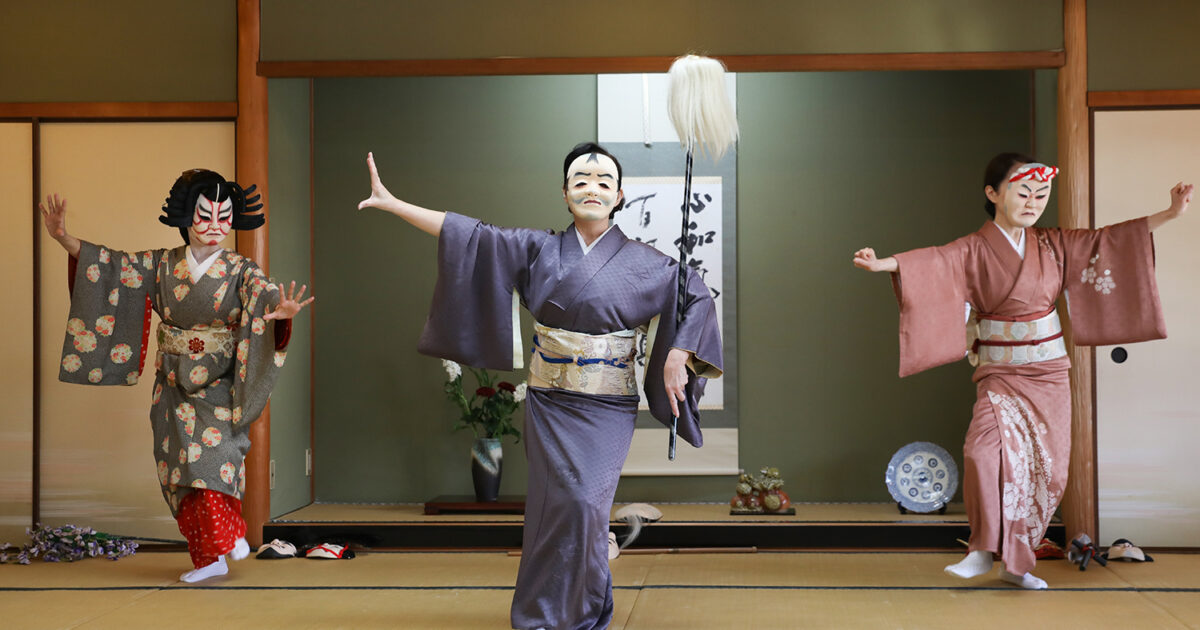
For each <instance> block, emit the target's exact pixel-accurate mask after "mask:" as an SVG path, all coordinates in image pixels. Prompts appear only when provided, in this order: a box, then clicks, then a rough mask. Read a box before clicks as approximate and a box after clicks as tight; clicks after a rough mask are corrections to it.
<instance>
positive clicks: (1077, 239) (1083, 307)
mask: <svg viewBox="0 0 1200 630" xmlns="http://www.w3.org/2000/svg"><path fill="white" fill-rule="evenodd" d="M1061 238H1062V248H1063V258H1064V260H1063V276H1064V278H1063V288H1064V292H1065V293H1066V296H1067V313H1068V315H1069V316H1070V318H1071V330H1072V333H1073V335H1074V340H1075V343H1077V344H1080V345H1086V346H1098V345H1110V344H1116V343H1131V342H1135V341H1149V340H1151V339H1163V338H1165V337H1166V336H1167V325H1166V322H1165V321H1164V319H1163V312H1162V303H1161V302H1160V301H1159V297H1158V283H1157V282H1156V281H1155V278H1154V237H1153V235H1152V234H1151V232H1150V228H1149V225H1148V223H1147V221H1146V219H1145V218H1141V219H1135V220H1133V221H1126V222H1124V223H1118V224H1116V225H1110V226H1108V227H1105V228H1101V229H1099V230H1062V231H1061Z"/></svg>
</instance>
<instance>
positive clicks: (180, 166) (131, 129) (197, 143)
mask: <svg viewBox="0 0 1200 630" xmlns="http://www.w3.org/2000/svg"><path fill="white" fill-rule="evenodd" d="M41 158H42V160H41V168H42V172H41V189H42V193H43V194H48V193H59V194H61V195H63V196H65V197H66V198H67V200H68V202H67V229H68V231H70V232H71V233H72V234H74V235H75V236H77V237H79V238H82V239H85V240H89V241H92V242H96V243H102V244H105V245H107V246H109V247H112V248H115V249H118V250H123V251H137V250H143V249H153V248H170V247H176V246H179V245H181V244H182V241H181V239H180V237H179V232H178V231H177V230H176V229H175V228H169V227H166V226H164V225H162V224H161V223H159V222H158V219H157V217H158V215H159V214H160V210H159V209H160V208H161V206H162V203H163V199H164V198H165V197H166V196H167V192H168V191H169V190H170V187H171V184H172V183H173V182H174V181H175V178H176V177H178V176H179V174H180V173H181V172H182V171H183V170H185V169H189V168H196V167H202V168H208V169H212V170H215V171H218V172H220V173H222V174H224V175H226V176H227V177H232V175H233V169H234V126H233V123H231V122H176V123H162V122H147V123H95V124H92V123H61V124H44V125H42V126H41ZM40 238H41V239H42V255H41V265H42V274H41V286H40V287H39V290H40V295H41V304H42V334H41V357H42V369H41V374H40V375H39V378H40V379H41V383H42V390H41V434H42V449H41V451H42V452H41V458H42V459H41V462H42V463H41V492H40V509H41V515H42V521H43V522H44V523H46V524H61V523H63V522H73V523H76V524H86V525H89V526H92V527H95V528H96V529H99V530H101V531H107V532H111V533H118V534H127V535H139V536H150V537H160V538H171V539H181V538H182V537H181V536H180V534H179V531H178V529H177V528H176V526H175V522H174V521H173V520H172V519H171V518H170V511H169V509H168V508H167V506H166V504H165V503H164V502H163V499H162V495H161V493H160V492H159V486H158V478H157V475H156V474H155V468H154V459H153V455H152V453H151V442H152V439H151V438H152V436H151V430H150V425H149V409H150V397H151V390H152V388H153V384H154V369H153V364H154V354H155V350H156V345H155V341H154V335H151V336H150V348H149V350H148V352H147V357H146V367H145V369H144V370H143V372H142V378H141V380H140V382H139V383H138V384H137V385H136V386H132V387H85V386H81V385H67V384H65V383H61V382H59V381H58V368H59V361H60V357H61V351H62V344H63V336H64V330H65V326H66V322H67V313H68V294H67V278H66V273H67V272H66V265H67V255H66V254H65V253H64V252H63V249H62V248H61V247H60V246H59V245H58V243H56V242H55V241H53V240H52V239H50V238H49V237H47V236H46V235H45V233H44V232H43V233H41V235H40ZM226 245H227V246H232V245H233V242H232V238H231V239H230V241H229V242H228V243H226ZM157 321H158V318H157V316H155V317H154V321H153V322H152V323H151V325H152V326H155V325H157Z"/></svg>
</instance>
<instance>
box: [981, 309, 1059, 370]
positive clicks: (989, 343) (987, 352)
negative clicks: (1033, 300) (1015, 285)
mask: <svg viewBox="0 0 1200 630" xmlns="http://www.w3.org/2000/svg"><path fill="white" fill-rule="evenodd" d="M1035 317H1036V319H1030V320H1028V321H1014V320H1013V319H1004V318H997V317H996V316H991V317H977V316H976V314H975V313H972V314H971V319H972V322H970V323H968V324H967V331H968V337H970V333H971V332H972V331H974V332H975V335H974V336H975V339H974V341H973V342H972V343H971V344H970V346H971V350H970V352H969V353H968V355H969V357H970V360H971V365H988V364H990V363H1008V364H1010V365H1024V364H1028V363H1038V362H1040V361H1049V360H1051V359H1057V358H1060V357H1065V356H1067V344H1066V342H1064V341H1063V331H1062V323H1061V322H1060V321H1059V320H1058V311H1057V310H1055V309H1053V308H1051V309H1050V312H1049V313H1046V314H1044V315H1035Z"/></svg>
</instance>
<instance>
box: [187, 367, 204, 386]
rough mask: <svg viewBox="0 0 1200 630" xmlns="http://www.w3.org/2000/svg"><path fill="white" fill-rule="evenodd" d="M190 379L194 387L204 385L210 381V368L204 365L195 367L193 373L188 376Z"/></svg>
mask: <svg viewBox="0 0 1200 630" xmlns="http://www.w3.org/2000/svg"><path fill="white" fill-rule="evenodd" d="M188 379H189V380H191V381H192V384H193V385H203V384H204V383H205V382H206V381H208V368H206V367H204V366H203V365H197V366H195V367H193V368H192V371H191V372H190V373H189V374H188Z"/></svg>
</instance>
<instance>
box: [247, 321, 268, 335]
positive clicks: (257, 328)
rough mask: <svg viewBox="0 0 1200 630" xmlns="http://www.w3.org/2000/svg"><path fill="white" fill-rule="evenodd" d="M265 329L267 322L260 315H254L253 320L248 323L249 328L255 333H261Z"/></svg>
mask: <svg viewBox="0 0 1200 630" xmlns="http://www.w3.org/2000/svg"><path fill="white" fill-rule="evenodd" d="M266 329H267V322H265V321H263V318H261V317H255V318H254V322H253V323H251V324H250V330H251V331H252V332H254V334H256V335H261V334H263V331H264V330H266Z"/></svg>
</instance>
